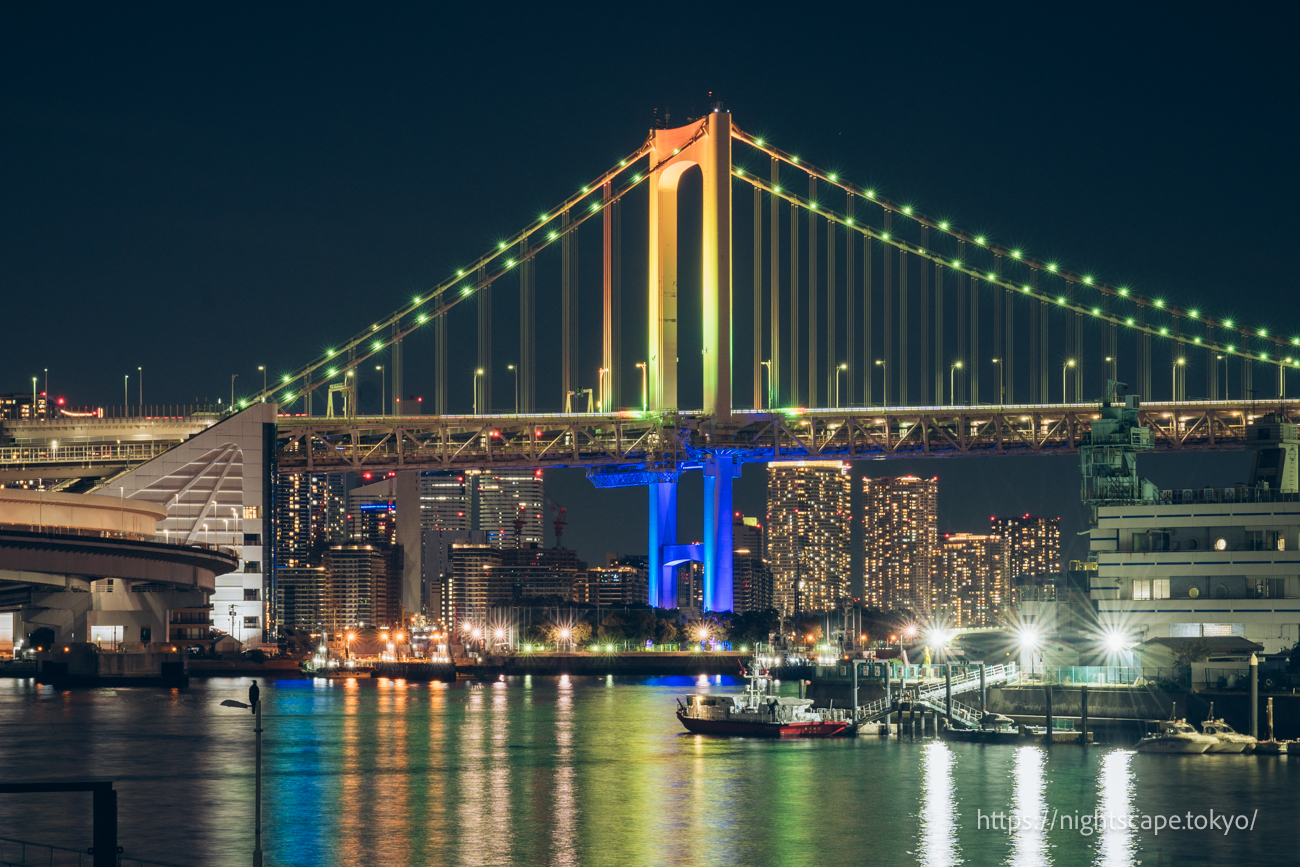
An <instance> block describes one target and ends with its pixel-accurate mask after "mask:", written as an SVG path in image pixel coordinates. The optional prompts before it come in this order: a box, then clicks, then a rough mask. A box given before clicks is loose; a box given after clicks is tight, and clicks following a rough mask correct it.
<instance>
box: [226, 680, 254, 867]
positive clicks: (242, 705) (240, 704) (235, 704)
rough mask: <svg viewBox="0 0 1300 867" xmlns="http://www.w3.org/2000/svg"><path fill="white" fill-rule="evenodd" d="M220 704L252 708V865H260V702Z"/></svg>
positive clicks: (232, 701) (227, 702) (233, 701)
mask: <svg viewBox="0 0 1300 867" xmlns="http://www.w3.org/2000/svg"><path fill="white" fill-rule="evenodd" d="M221 706H222V707H235V708H240V709H246V708H249V707H252V709H253V719H254V725H253V739H254V740H253V743H254V747H253V762H254V765H255V766H256V777H255V779H256V782H255V783H254V788H253V867H262V702H261V701H260V700H259V701H257V702H255V703H254V704H253V705H247V704H244V703H243V702H242V701H235V700H234V699H229V698H228V699H226V700H225V701H223V702H222V703H221Z"/></svg>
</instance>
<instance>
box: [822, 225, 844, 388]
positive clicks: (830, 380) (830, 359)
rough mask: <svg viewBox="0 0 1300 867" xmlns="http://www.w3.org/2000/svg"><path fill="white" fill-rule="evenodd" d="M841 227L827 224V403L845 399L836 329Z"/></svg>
mask: <svg viewBox="0 0 1300 867" xmlns="http://www.w3.org/2000/svg"><path fill="white" fill-rule="evenodd" d="M838 231H839V227H838V226H836V225H835V224H834V223H832V222H830V221H829V220H828V221H827V222H826V401H827V403H829V402H830V401H832V400H834V399H835V398H836V397H837V396H838V398H839V399H840V400H843V399H844V397H845V396H844V394H842V393H841V392H840V391H839V388H838V386H839V382H838V381H837V379H838V377H839V375H840V370H839V362H840V360H839V358H837V357H836V352H835V350H836V342H837V341H836V338H837V336H838V335H837V334H836V333H835V332H836V329H837V328H838V323H836V321H835V313H836V310H835V308H836V306H837V304H836V299H835V293H836V291H837V287H836V285H835V235H836V234H837V232H838Z"/></svg>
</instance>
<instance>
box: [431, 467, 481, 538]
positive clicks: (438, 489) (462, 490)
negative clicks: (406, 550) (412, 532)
mask: <svg viewBox="0 0 1300 867" xmlns="http://www.w3.org/2000/svg"><path fill="white" fill-rule="evenodd" d="M471 490H472V489H471V487H470V485H469V484H467V480H466V477H465V474H464V473H441V472H422V473H420V484H419V491H420V529H421V530H469V529H471V528H472V527H473V520H474V515H473V511H474V504H473V499H472V498H471V496H470V492H471Z"/></svg>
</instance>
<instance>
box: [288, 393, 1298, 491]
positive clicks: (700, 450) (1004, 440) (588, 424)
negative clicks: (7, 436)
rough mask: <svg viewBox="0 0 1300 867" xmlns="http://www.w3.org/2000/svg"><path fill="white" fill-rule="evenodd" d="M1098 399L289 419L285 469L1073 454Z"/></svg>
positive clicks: (1164, 407) (1288, 406)
mask: <svg viewBox="0 0 1300 867" xmlns="http://www.w3.org/2000/svg"><path fill="white" fill-rule="evenodd" d="M1099 408H1100V407H1099V405H1098V404H1073V405H1066V406H1061V407H1046V406H1038V405H1035V406H1008V407H971V406H957V407H902V408H891V409H872V408H870V407H866V408H862V407H859V408H849V409H841V410H831V409H818V410H806V411H804V410H799V411H791V412H754V411H749V412H739V413H736V414H734V415H733V416H732V417H731V419H729V420H727V421H726V422H724V421H722V420H718V419H714V418H713V417H711V416H707V415H704V414H692V413H684V412H683V413H672V412H669V413H648V414H639V413H630V414H612V415H587V414H581V415H578V414H575V415H560V416H498V417H482V416H442V417H403V418H368V419H367V418H359V419H348V420H339V421H337V422H336V423H331V422H330V421H328V420H326V419H319V418H304V419H281V420H280V424H279V443H278V445H277V450H278V457H279V469H280V471H281V472H287V473H311V472H316V473H322V472H367V471H369V472H387V471H398V470H417V469H418V470H448V471H451V470H472V469H483V470H486V469H491V468H506V467H532V468H538V469H546V468H551V467H585V468H592V469H594V470H595V472H596V473H597V474H599V473H601V472H602V471H609V472H611V473H612V472H614V471H616V470H617V469H618V468H628V467H640V468H643V469H645V470H648V471H654V472H675V471H677V470H678V469H679V468H681V465H682V464H695V465H699V463H700V462H701V461H702V460H704V459H705V458H706V456H707V455H708V454H710V453H714V452H716V451H717V450H726V451H728V452H732V453H734V454H736V455H737V456H738V458H739V460H741V461H742V462H745V463H753V462H768V461H782V460H832V459H833V460H870V459H877V458H933V457H961V456H981V455H1049V454H1073V453H1076V452H1077V451H1078V447H1079V444H1080V442H1081V441H1082V439H1083V437H1084V436H1086V434H1087V433H1088V430H1089V425H1090V424H1091V422H1092V420H1093V418H1094V417H1096V416H1097V415H1098V410H1099ZM1266 412H1280V413H1281V414H1282V415H1284V416H1286V417H1287V418H1288V420H1296V419H1300V401H1285V402H1282V403H1278V402H1268V403H1264V402H1244V401H1200V402H1180V403H1150V404H1146V405H1144V406H1143V407H1142V409H1141V411H1140V416H1139V417H1140V419H1141V423H1142V424H1143V425H1146V426H1148V427H1150V428H1151V431H1152V435H1153V438H1154V442H1155V449H1156V450H1157V451H1207V450H1233V449H1240V448H1244V447H1245V441H1246V431H1247V428H1248V426H1249V424H1250V423H1251V420H1252V419H1253V418H1255V417H1257V416H1260V415H1263V414H1265V413H1266Z"/></svg>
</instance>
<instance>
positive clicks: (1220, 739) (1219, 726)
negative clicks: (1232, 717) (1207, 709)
mask: <svg viewBox="0 0 1300 867" xmlns="http://www.w3.org/2000/svg"><path fill="white" fill-rule="evenodd" d="M1201 732H1202V733H1204V734H1207V735H1209V736H1210V737H1212V738H1214V744H1213V745H1212V746H1211V747H1210V748H1209V749H1208V750H1206V752H1207V753H1249V752H1251V751H1252V750H1254V749H1255V744H1256V743H1257V741H1256V739H1255V738H1254V737H1252V736H1250V735H1243V734H1241V733H1240V732H1237V731H1235V730H1234V729H1233V728H1232V726H1230V725H1228V724H1227V723H1226V722H1224V721H1223V720H1221V719H1207V720H1206V721H1205V722H1203V723H1201Z"/></svg>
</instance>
